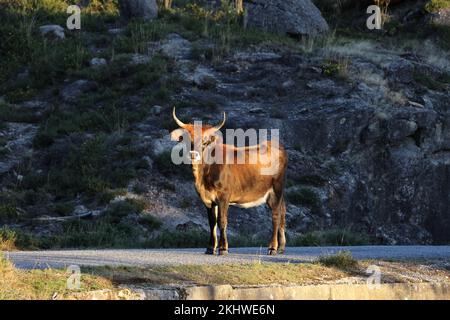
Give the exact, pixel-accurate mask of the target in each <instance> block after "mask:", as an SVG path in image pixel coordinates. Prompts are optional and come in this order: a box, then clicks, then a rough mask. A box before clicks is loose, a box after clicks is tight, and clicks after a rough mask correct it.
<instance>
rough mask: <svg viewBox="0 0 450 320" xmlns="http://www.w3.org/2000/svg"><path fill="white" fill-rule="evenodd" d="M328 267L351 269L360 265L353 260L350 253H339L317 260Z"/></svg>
mask: <svg viewBox="0 0 450 320" xmlns="http://www.w3.org/2000/svg"><path fill="white" fill-rule="evenodd" d="M317 261H318V262H319V263H320V264H322V265H324V266H326V267H335V268H338V269H344V270H346V269H351V268H354V267H356V266H357V265H358V261H357V260H355V258H353V256H352V254H351V252H350V251H339V252H338V253H336V254H334V255H329V256H321V257H319V259H318V260H317Z"/></svg>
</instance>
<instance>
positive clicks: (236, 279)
mask: <svg viewBox="0 0 450 320" xmlns="http://www.w3.org/2000/svg"><path fill="white" fill-rule="evenodd" d="M256 259H257V257H256V256H255V262H254V263H247V264H219V265H182V266H164V267H148V268H135V267H119V268H109V267H101V268H88V269H87V270H88V272H91V273H92V274H97V275H100V276H102V277H106V278H109V279H111V280H113V281H114V282H116V283H125V284H127V283H128V284H135V283H147V284H155V285H163V284H186V283H191V284H192V283H195V284H198V285H211V284H215V285H221V284H228V285H243V286H245V285H248V286H251V285H271V284H272V285H273V284H284V285H287V284H310V283H317V282H320V281H332V280H337V279H340V278H343V277H345V276H347V273H346V272H345V271H341V270H339V269H334V268H328V267H325V266H322V265H320V264H311V263H306V264H296V263H259V262H257V261H256Z"/></svg>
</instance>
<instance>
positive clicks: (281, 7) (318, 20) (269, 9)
mask: <svg viewBox="0 0 450 320" xmlns="http://www.w3.org/2000/svg"><path fill="white" fill-rule="evenodd" d="M245 8H246V11H247V26H249V27H257V28H262V29H264V30H267V31H271V32H276V33H282V34H289V35H293V36H316V35H320V34H323V33H326V32H327V31H328V30H329V27H328V24H327V22H326V21H325V19H324V18H323V17H322V14H321V13H320V11H319V9H317V7H316V6H315V5H314V4H313V3H312V2H311V1H310V0H250V1H248V2H247V3H246V6H245Z"/></svg>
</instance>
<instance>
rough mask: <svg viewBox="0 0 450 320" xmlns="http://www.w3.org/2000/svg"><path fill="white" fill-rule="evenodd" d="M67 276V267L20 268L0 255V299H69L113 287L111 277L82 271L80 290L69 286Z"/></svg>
mask: <svg viewBox="0 0 450 320" xmlns="http://www.w3.org/2000/svg"><path fill="white" fill-rule="evenodd" d="M68 277H69V274H68V273H67V272H66V270H55V269H46V270H31V271H25V270H18V269H16V268H14V266H13V265H12V264H11V263H10V262H9V261H8V260H7V259H5V258H4V257H3V256H1V255H0V300H15V299H20V300H47V299H52V298H55V297H57V298H58V299H70V298H73V297H74V295H76V294H80V293H83V292H87V291H92V290H99V289H113V288H114V285H113V284H112V282H111V281H110V280H109V279H106V278H103V277H101V276H96V275H89V274H82V275H81V287H80V289H79V290H76V291H73V290H69V289H68V288H67V279H68Z"/></svg>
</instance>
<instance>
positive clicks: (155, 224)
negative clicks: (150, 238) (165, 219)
mask: <svg viewBox="0 0 450 320" xmlns="http://www.w3.org/2000/svg"><path fill="white" fill-rule="evenodd" d="M139 222H140V223H141V224H142V225H144V226H145V227H147V228H148V229H149V230H158V229H159V228H161V226H162V221H161V220H159V219H158V218H156V217H154V216H152V215H150V214H145V215H142V216H141V218H140V219H139Z"/></svg>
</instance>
